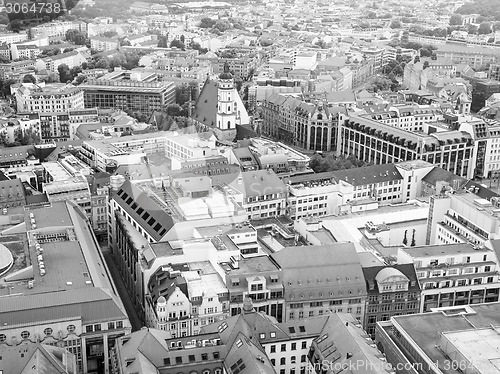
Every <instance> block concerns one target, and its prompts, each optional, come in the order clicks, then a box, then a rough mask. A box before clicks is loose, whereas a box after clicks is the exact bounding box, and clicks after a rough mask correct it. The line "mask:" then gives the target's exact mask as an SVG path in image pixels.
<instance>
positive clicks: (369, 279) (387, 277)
mask: <svg viewBox="0 0 500 374" xmlns="http://www.w3.org/2000/svg"><path fill="white" fill-rule="evenodd" d="M363 274H364V278H365V281H366V289H367V291H368V297H367V299H366V300H367V302H366V307H365V318H364V320H363V328H364V329H365V331H366V332H367V333H368V334H369V335H370V336H371V338H372V339H375V328H376V325H377V322H380V321H389V320H390V319H391V317H393V316H399V315H407V314H415V313H418V312H419V311H420V285H419V283H418V279H417V276H416V273H415V268H414V267H413V264H395V265H392V266H386V265H379V266H369V267H364V266H363Z"/></svg>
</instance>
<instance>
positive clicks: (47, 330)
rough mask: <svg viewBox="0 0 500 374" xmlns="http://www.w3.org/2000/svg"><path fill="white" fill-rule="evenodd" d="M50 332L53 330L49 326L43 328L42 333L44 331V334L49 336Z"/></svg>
mask: <svg viewBox="0 0 500 374" xmlns="http://www.w3.org/2000/svg"><path fill="white" fill-rule="evenodd" d="M52 332H53V330H52V329H51V328H50V327H47V328H46V329H45V330H43V333H44V334H45V335H46V336H51V335H52Z"/></svg>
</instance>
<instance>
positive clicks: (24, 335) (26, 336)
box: [21, 330, 30, 339]
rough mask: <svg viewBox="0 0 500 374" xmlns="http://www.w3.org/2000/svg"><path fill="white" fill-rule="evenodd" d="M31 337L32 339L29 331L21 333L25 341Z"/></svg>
mask: <svg viewBox="0 0 500 374" xmlns="http://www.w3.org/2000/svg"><path fill="white" fill-rule="evenodd" d="M29 337H30V332H29V331H26V330H24V331H23V332H22V333H21V338H23V339H28V338H29Z"/></svg>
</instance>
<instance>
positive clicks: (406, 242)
mask: <svg viewBox="0 0 500 374" xmlns="http://www.w3.org/2000/svg"><path fill="white" fill-rule="evenodd" d="M407 233H408V230H405V237H404V238H403V245H407V244H408V239H407V238H406V234H407Z"/></svg>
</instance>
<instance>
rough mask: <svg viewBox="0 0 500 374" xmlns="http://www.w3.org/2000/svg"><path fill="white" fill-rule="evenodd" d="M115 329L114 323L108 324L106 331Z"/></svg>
mask: <svg viewBox="0 0 500 374" xmlns="http://www.w3.org/2000/svg"><path fill="white" fill-rule="evenodd" d="M114 329H115V323H114V322H108V330H114Z"/></svg>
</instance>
